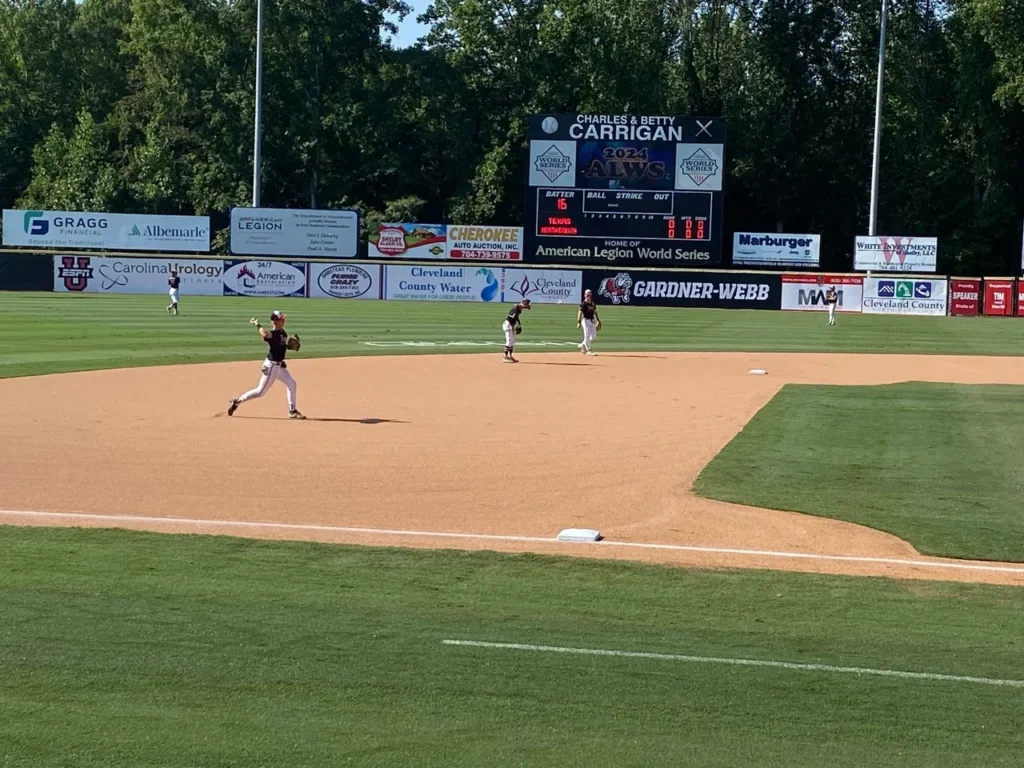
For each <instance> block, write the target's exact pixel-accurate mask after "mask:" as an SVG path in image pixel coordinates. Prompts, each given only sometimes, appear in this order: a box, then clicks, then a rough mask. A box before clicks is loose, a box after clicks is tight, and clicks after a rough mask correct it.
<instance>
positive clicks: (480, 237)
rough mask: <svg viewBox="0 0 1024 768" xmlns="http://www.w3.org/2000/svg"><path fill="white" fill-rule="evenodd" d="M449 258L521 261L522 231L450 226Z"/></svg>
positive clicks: (507, 228) (513, 228)
mask: <svg viewBox="0 0 1024 768" xmlns="http://www.w3.org/2000/svg"><path fill="white" fill-rule="evenodd" d="M447 248H448V258H449V259H466V260H469V259H476V260H477V261H522V260H523V228H522V227H481V226H462V225H461V224H450V225H448V243H447Z"/></svg>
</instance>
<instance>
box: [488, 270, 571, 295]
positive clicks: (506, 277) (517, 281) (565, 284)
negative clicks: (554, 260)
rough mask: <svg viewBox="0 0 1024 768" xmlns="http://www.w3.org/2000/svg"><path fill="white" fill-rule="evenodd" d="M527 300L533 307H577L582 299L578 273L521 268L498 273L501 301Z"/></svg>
mask: <svg viewBox="0 0 1024 768" xmlns="http://www.w3.org/2000/svg"><path fill="white" fill-rule="evenodd" d="M520 299H529V300H530V301H531V302H533V303H534V304H579V303H580V301H582V299H583V273H582V271H581V270H578V269H577V270H562V269H521V268H518V267H506V268H505V269H503V270H502V271H501V300H502V301H504V302H506V303H507V302H513V301H519V300H520Z"/></svg>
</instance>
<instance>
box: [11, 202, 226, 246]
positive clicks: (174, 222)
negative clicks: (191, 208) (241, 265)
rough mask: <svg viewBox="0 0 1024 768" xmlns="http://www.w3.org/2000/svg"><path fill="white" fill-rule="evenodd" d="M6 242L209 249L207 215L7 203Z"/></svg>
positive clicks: (39, 244)
mask: <svg viewBox="0 0 1024 768" xmlns="http://www.w3.org/2000/svg"><path fill="white" fill-rule="evenodd" d="M3 225H4V235H3V244H4V245H11V246H22V247H28V248H104V249H107V250H112V251H186V252H192V253H207V252H209V250H210V218H209V216H153V215H150V214H144V213H93V212H89V211H29V210H10V209H6V208H5V209H4V215H3Z"/></svg>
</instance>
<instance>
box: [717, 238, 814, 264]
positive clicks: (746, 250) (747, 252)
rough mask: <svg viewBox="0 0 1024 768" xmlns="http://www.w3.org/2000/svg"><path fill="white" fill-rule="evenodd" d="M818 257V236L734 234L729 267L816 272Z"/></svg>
mask: <svg viewBox="0 0 1024 768" xmlns="http://www.w3.org/2000/svg"><path fill="white" fill-rule="evenodd" d="M820 254H821V235H782V234H776V233H774V232H736V233H735V234H734V235H733V236H732V263H733V265H734V266H737V267H801V268H808V269H817V268H818V263H819V261H820V259H821V255H820Z"/></svg>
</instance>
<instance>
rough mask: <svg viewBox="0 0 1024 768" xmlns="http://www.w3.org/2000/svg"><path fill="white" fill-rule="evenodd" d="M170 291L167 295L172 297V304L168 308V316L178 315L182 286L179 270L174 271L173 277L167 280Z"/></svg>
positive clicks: (172, 271)
mask: <svg viewBox="0 0 1024 768" xmlns="http://www.w3.org/2000/svg"><path fill="white" fill-rule="evenodd" d="M167 285H168V286H169V289H168V291H167V294H168V295H169V296H170V297H171V303H170V305H168V307H167V314H169V315H176V314H178V288H179V287H180V286H181V278H180V277H178V270H176V269H172V270H171V276H170V277H168V278H167Z"/></svg>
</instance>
